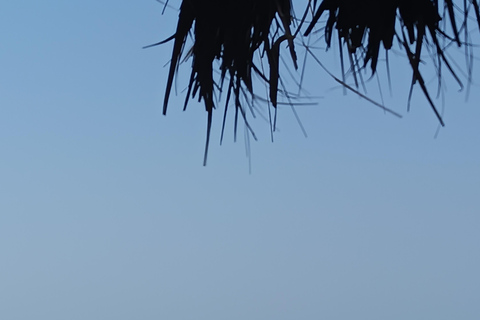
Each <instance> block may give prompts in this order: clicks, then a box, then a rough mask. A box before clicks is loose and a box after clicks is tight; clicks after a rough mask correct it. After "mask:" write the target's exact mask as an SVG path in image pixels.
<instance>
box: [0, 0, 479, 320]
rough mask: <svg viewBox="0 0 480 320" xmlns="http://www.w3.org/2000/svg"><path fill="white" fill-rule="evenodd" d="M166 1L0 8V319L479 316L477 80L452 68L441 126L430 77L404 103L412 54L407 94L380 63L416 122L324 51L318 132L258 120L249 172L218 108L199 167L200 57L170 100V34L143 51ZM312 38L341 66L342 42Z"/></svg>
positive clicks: (403, 74) (404, 69)
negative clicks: (196, 90)
mask: <svg viewBox="0 0 480 320" xmlns="http://www.w3.org/2000/svg"><path fill="white" fill-rule="evenodd" d="M172 5H173V6H178V3H176V2H172ZM162 9H163V6H162V5H161V4H159V3H158V2H156V1H153V0H152V1H140V2H138V1H137V2H134V1H110V0H105V1H101V2H97V1H88V0H87V1H83V2H60V3H59V2H58V1H42V2H41V3H40V2H36V1H29V0H24V1H10V2H5V3H3V4H2V5H0V27H1V29H2V30H3V32H2V42H1V44H0V70H1V72H0V150H1V154H2V157H1V159H0V181H1V183H0V212H1V214H0V257H1V258H0V261H1V263H0V283H1V285H0V301H2V303H1V304H0V316H1V318H2V319H21V320H23V319H33V318H35V319H49V320H55V319H116V320H118V319H133V318H136V319H182V320H183V319H226V318H228V319H313V318H316V319H318V318H322V319H425V318H432V319H452V318H458V319H478V318H479V316H480V307H479V305H478V301H479V298H480V292H479V289H478V288H480V277H479V275H478V270H480V254H479V252H480V250H479V243H480V236H479V232H478V228H479V226H480V217H479V213H480V203H479V198H480V197H479V196H480V151H479V148H478V146H479V145H480V126H479V125H478V123H479V121H480V110H479V108H478V104H477V103H476V101H478V100H479V98H480V96H479V87H478V84H477V83H476V82H475V81H477V80H478V79H475V81H474V83H473V85H472V90H471V94H470V97H469V99H468V101H465V93H464V92H460V93H459V92H457V91H458V89H457V87H456V85H455V84H454V83H453V82H452V81H451V80H452V79H451V77H448V76H447V77H446V85H447V87H446V94H445V103H444V110H445V122H446V124H447V126H446V127H445V128H443V129H441V130H440V133H439V135H438V137H437V138H434V136H435V132H436V130H437V126H438V122H437V121H436V119H435V116H434V114H433V112H432V111H431V109H430V107H429V106H428V105H427V103H426V101H425V100H424V98H423V96H422V95H421V93H420V92H419V90H418V89H417V90H415V93H414V97H413V103H412V110H411V111H410V112H409V113H407V112H406V100H407V94H408V84H409V81H410V77H411V76H410V73H409V68H408V65H407V62H406V60H405V59H402V58H401V57H399V56H397V57H395V55H392V58H391V60H392V77H393V93H392V96H390V95H389V94H388V90H387V88H388V86H387V85H386V77H385V69H381V68H380V69H379V72H380V81H381V83H382V87H383V88H384V92H383V93H384V96H385V103H386V104H387V105H388V107H390V108H392V109H394V110H395V111H397V112H399V113H401V114H402V115H403V118H402V119H398V118H395V117H393V116H390V115H386V114H384V113H383V112H382V111H381V110H380V109H377V108H376V107H375V106H372V105H371V104H369V103H367V102H365V101H364V100H361V99H360V98H358V97H357V96H355V95H353V94H348V95H347V96H344V95H343V93H342V90H341V88H339V86H338V84H337V83H335V81H333V80H332V79H331V78H329V76H328V75H326V74H325V73H324V72H323V71H322V70H321V68H320V67H318V66H316V65H315V64H314V63H310V64H309V68H308V72H307V75H306V78H305V79H306V81H305V90H307V91H308V93H309V95H311V96H316V97H321V98H317V99H314V98H312V99H310V100H308V101H309V102H315V103H317V104H316V105H308V106H299V107H298V108H297V112H298V113H299V116H300V118H301V120H302V124H303V126H304V127H305V128H306V130H307V132H308V138H305V137H304V136H303V134H302V132H301V130H300V128H299V126H298V124H297V123H296V120H295V118H294V116H293V114H292V112H291V110H290V109H289V107H281V108H280V110H279V114H278V116H279V120H278V121H279V123H278V124H279V128H280V131H279V132H277V133H276V135H275V142H274V143H271V142H270V136H269V131H268V124H267V123H266V122H265V121H263V120H262V119H261V118H259V119H256V120H255V121H253V122H252V124H253V126H254V129H255V132H256V133H257V135H258V137H259V141H258V142H252V143H251V154H252V156H251V166H252V170H251V171H252V172H251V174H249V161H248V159H247V158H246V157H245V146H244V140H243V128H241V129H240V131H239V132H240V134H239V137H240V139H239V141H237V142H236V143H233V135H232V126H229V127H228V128H227V131H226V139H225V141H224V144H223V146H219V144H218V142H217V141H218V140H219V136H220V125H221V113H222V112H221V111H220V110H218V111H219V112H217V113H216V114H215V119H214V120H215V123H214V127H213V132H212V143H211V148H210V154H209V162H208V166H207V167H203V166H202V160H203V148H204V140H205V124H206V116H205V112H204V108H203V106H202V105H200V104H196V103H194V102H192V103H191V104H190V105H189V108H188V110H187V112H182V111H181V109H182V108H181V104H182V102H183V94H182V90H183V88H184V86H185V84H186V82H185V80H186V77H188V72H187V71H188V66H189V64H188V63H186V64H184V65H182V68H181V70H183V71H180V75H179V78H178V81H177V92H178V94H177V95H176V96H175V95H174V96H173V97H172V100H171V103H170V106H169V114H168V116H167V117H164V116H162V115H161V107H162V99H163V93H164V87H165V81H166V76H167V74H166V73H167V70H168V69H167V67H166V65H167V64H168V61H169V56H170V50H171V44H167V45H164V46H161V47H156V48H152V49H148V50H143V49H142V47H143V46H145V45H148V44H151V43H155V42H157V41H159V40H162V39H164V38H166V37H168V36H169V35H171V34H172V33H173V32H174V28H175V19H176V16H177V13H176V12H175V11H174V10H167V11H166V13H165V14H164V15H162V14H161V13H162ZM474 36H475V37H477V38H474V41H476V42H478V33H476V34H474ZM320 44H321V45H323V44H322V42H320ZM397 51H398V50H397ZM316 52H318V54H319V55H320V56H321V57H322V59H323V60H322V61H325V63H326V65H328V66H329V67H330V68H331V70H332V71H333V72H334V73H335V74H337V75H339V70H338V69H339V68H338V61H336V59H335V58H334V55H335V52H336V51H335V49H331V50H330V51H328V52H326V53H325V52H324V50H318V51H316ZM452 55H453V58H454V59H456V61H458V63H463V61H462V60H461V59H462V57H463V56H462V55H461V54H458V55H455V54H454V53H452ZM311 62H313V61H311ZM426 68H428V65H427V66H426ZM426 70H428V69H426ZM475 70H476V71H475V74H478V72H477V71H478V68H476V69H475ZM428 80H429V81H431V83H433V81H434V77H433V73H430V78H429V79H428ZM375 81H376V80H375V79H373V80H372V81H370V82H369V83H368V85H369V93H370V95H371V96H372V97H373V98H376V99H379V94H378V92H377V91H376V88H377V87H376V82H375ZM436 101H437V103H438V105H439V106H441V105H442V101H441V100H436ZM230 123H231V122H230Z"/></svg>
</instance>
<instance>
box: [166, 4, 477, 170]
mask: <svg viewBox="0 0 480 320" xmlns="http://www.w3.org/2000/svg"><path fill="white" fill-rule="evenodd" d="M290 1H291V0H241V1H240V0H183V1H182V2H181V6H180V12H179V17H178V24H177V28H176V32H175V34H174V35H173V36H172V37H170V38H169V39H167V40H165V41H163V42H160V43H158V44H162V43H165V42H167V41H170V40H173V41H174V45H173V52H172V59H171V63H170V70H169V73H168V81H167V87H166V92H165V100H164V106H163V113H164V114H166V111H167V106H168V101H169V96H170V92H171V89H172V84H173V80H174V77H175V74H176V72H177V69H178V67H179V64H180V62H181V61H182V60H183V59H186V58H191V60H192V67H191V75H190V80H189V83H188V87H187V93H186V98H185V105H184V108H186V106H187V104H188V101H189V99H190V98H197V99H198V100H199V101H201V100H203V102H204V104H205V108H206V111H207V141H206V149H205V159H204V163H206V159H207V152H208V145H209V139H210V131H211V124H212V112H213V110H214V109H215V106H216V103H217V102H218V101H219V99H218V98H217V97H218V94H220V93H221V92H224V91H225V92H226V99H225V100H226V101H225V116H226V112H227V110H228V106H229V103H230V101H231V100H232V101H233V105H234V107H235V128H236V126H237V120H238V117H239V115H240V116H241V117H243V120H244V121H245V123H246V125H247V127H248V128H250V127H249V125H248V122H247V118H246V114H245V113H246V110H245V108H244V106H243V104H244V103H242V102H241V101H242V97H243V98H245V97H246V95H247V93H249V94H250V95H252V96H253V95H254V84H253V81H252V74H254V73H255V74H257V75H258V78H260V79H263V81H264V82H265V84H266V85H267V86H268V88H269V102H270V103H271V105H272V106H273V107H276V106H277V103H278V101H277V95H278V92H279V81H280V72H279V61H280V45H281V44H282V43H284V42H285V43H286V46H285V47H286V48H287V49H288V52H289V55H290V58H291V60H292V61H293V66H294V67H295V68H297V58H296V53H295V46H294V40H295V38H296V37H300V36H301V35H300V36H299V35H298V30H297V31H296V32H294V33H292V31H291V23H292V21H295V17H294V16H293V13H292V4H291V2H290ZM306 5H307V8H306V9H305V14H304V15H303V17H302V18H301V19H299V20H298V28H299V30H300V28H302V26H303V25H304V23H305V25H306V28H305V31H304V34H303V37H308V36H312V34H313V33H314V31H315V33H317V31H318V30H320V29H323V32H324V36H325V41H326V44H327V47H329V46H330V45H331V43H332V37H333V36H334V35H337V36H338V38H339V42H338V43H339V44H340V51H339V54H340V58H341V61H342V70H344V67H343V64H344V62H343V57H344V54H346V55H347V56H348V58H349V61H350V70H351V71H352V73H353V76H354V79H355V84H356V86H357V87H358V80H357V77H356V74H357V73H358V72H359V71H361V70H363V69H364V68H365V67H366V66H368V65H369V66H370V69H371V73H372V75H373V74H375V72H376V69H377V64H378V60H379V53H380V49H381V48H382V47H383V48H384V49H385V51H386V52H388V50H390V49H391V48H392V46H393V44H394V42H395V41H397V42H398V44H399V45H400V47H401V48H403V50H404V52H405V54H406V57H407V59H408V61H409V63H410V66H411V69H412V83H411V90H410V96H411V92H412V88H413V86H414V85H415V84H418V85H419V86H420V87H421V90H422V91H423V94H424V95H425V97H426V98H427V100H428V102H429V104H430V105H431V107H432V109H433V111H434V112H435V114H436V116H437V118H438V119H439V121H440V123H441V125H444V122H443V119H442V117H441V115H440V113H439V112H438V110H437V108H436V107H435V105H434V103H433V101H432V98H431V97H430V94H429V92H428V90H427V86H426V84H425V81H424V78H423V76H422V73H421V71H420V64H421V62H422V61H423V60H422V53H423V51H425V48H427V52H428V54H429V55H433V57H434V63H435V67H436V69H437V73H438V77H439V79H441V77H442V73H441V72H442V71H441V70H442V66H443V65H444V66H445V67H446V68H447V70H448V71H449V72H450V73H451V74H452V75H453V77H454V78H455V79H456V80H457V82H458V83H459V84H460V86H461V87H463V84H462V81H461V80H460V78H459V77H458V76H457V71H456V70H455V69H454V68H453V67H452V65H451V63H450V62H449V60H448V59H447V56H446V55H445V52H446V50H447V49H448V48H449V47H450V46H451V44H455V46H458V47H460V46H466V47H467V48H471V44H470V43H471V41H470V39H469V33H470V30H469V25H468V23H469V21H470V20H472V21H474V22H475V23H476V24H477V25H478V27H480V12H479V5H478V1H477V0H458V1H454V0H444V1H441V2H439V1H438V0H324V1H317V0H310V1H308V3H306ZM325 13H328V17H327V18H326V19H323V20H321V18H322V17H323V16H324V14H325ZM471 13H472V14H471ZM472 16H473V17H474V18H473V19H472ZM310 17H311V18H310ZM475 20H476V21H475ZM447 22H448V23H447ZM335 30H336V31H337V32H336V33H335ZM189 35H192V37H193V45H192V46H191V48H187V51H186V52H184V51H185V44H186V43H187V40H188V38H189ZM297 40H298V39H297ZM440 40H441V41H440ZM343 47H346V52H345V53H344V52H343ZM256 52H258V53H259V55H258V56H259V58H260V61H263V60H262V59H265V60H266V61H267V63H268V72H266V71H263V70H264V68H263V64H262V66H261V67H260V66H259V65H256V64H255V62H254V61H255V58H254V57H255V56H254V55H255V53H256ZM309 52H310V53H311V51H309ZM469 52H470V53H471V50H467V51H466V53H467V60H469V61H471V60H473V59H468V58H469V57H468V53H469ZM386 58H387V68H388V55H387V56H386ZM315 59H316V60H317V61H320V58H319V57H315ZM362 60H363V64H360V63H359V62H358V61H362ZM215 61H218V64H217V63H215ZM216 65H218V66H219V67H218V68H215V66H216ZM468 69H469V70H468V72H467V73H468V75H469V78H468V81H470V80H471V65H469V66H468ZM216 75H217V76H216ZM339 82H341V83H342V84H343V85H344V86H345V87H347V88H349V89H351V90H353V91H355V90H354V89H352V88H351V87H349V86H348V85H347V84H346V83H345V80H344V81H339ZM224 83H226V85H225V86H224ZM439 83H440V81H439ZM355 92H357V93H358V91H355ZM409 100H410V99H409ZM223 121H224V123H223V125H224V126H225V117H224V120H223ZM250 130H251V129H250ZM252 133H253V132H252Z"/></svg>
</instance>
